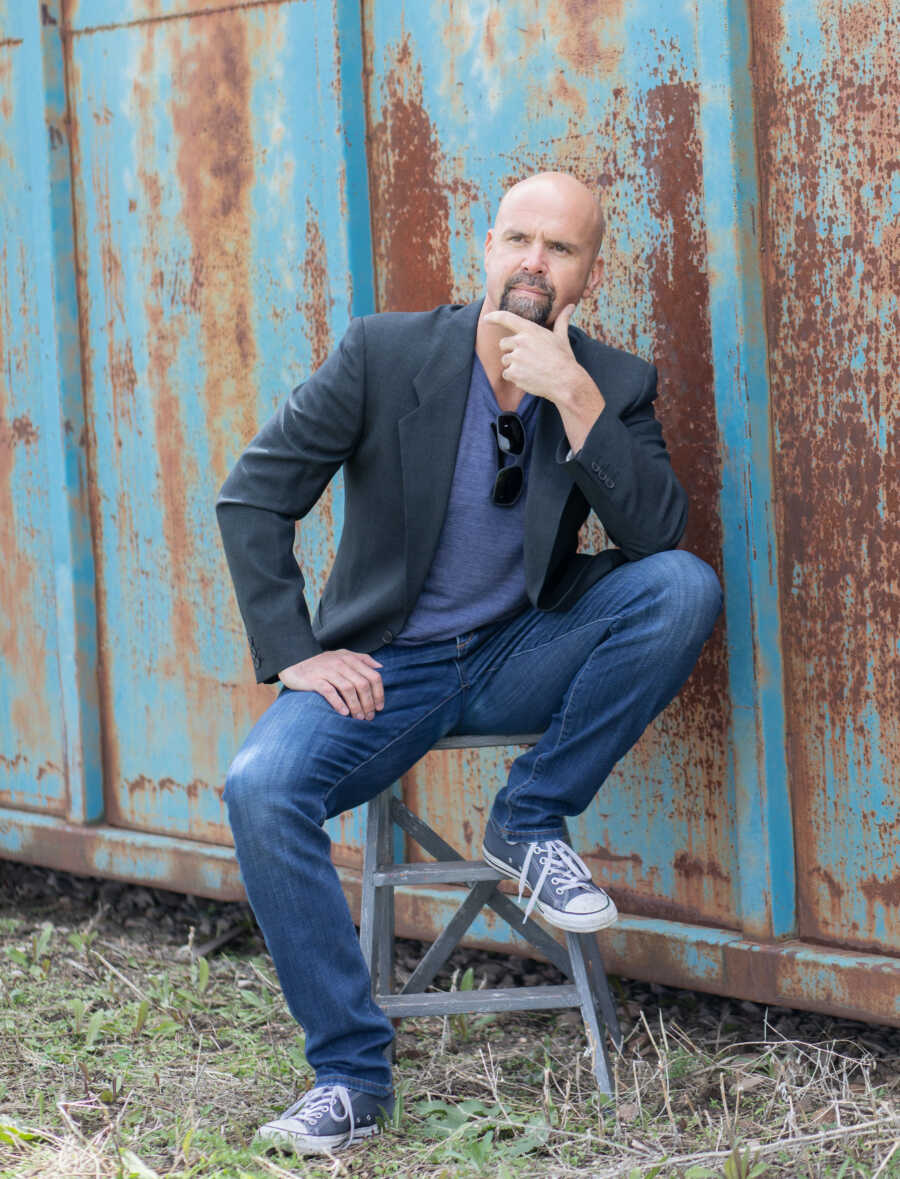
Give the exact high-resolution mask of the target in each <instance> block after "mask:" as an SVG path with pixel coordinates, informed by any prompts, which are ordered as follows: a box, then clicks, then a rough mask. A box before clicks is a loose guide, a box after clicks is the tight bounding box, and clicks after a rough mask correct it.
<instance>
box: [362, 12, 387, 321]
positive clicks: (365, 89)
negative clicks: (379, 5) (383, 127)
mask: <svg viewBox="0 0 900 1179" xmlns="http://www.w3.org/2000/svg"><path fill="white" fill-rule="evenodd" d="M366 33H367V30H366V0H359V36H360V47H361V50H362V55H361V56H362V77H361V78H360V84H361V86H362V96H363V117H364V121H365V135H364V136H363V151H364V152H365V157H366V176H367V178H368V183H369V241H370V243H371V250H372V298H373V306H374V309H375V310H376V311H381V310H382V307H381V284H380V281H379V278H380V276H379V273H378V250H377V248H376V242H377V240H378V239H377V235H376V226H375V206H374V202H373V200H372V193H373V192H374V188H373V184H372V155H371V152H370V151H369V141H370V137H371V134H372V84H373V81H374V78H375V61H374V53H375V50H374V45H373V47H372V54H371V58H370V54H369V38H368V37H367V35H366Z"/></svg>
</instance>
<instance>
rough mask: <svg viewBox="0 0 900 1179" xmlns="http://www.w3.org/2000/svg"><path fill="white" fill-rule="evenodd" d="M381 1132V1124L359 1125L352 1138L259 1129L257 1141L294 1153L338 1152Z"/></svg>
mask: <svg viewBox="0 0 900 1179" xmlns="http://www.w3.org/2000/svg"><path fill="white" fill-rule="evenodd" d="M380 1133H381V1127H380V1126H357V1127H356V1129H355V1130H354V1131H353V1137H352V1138H351V1137H350V1136H349V1135H347V1134H331V1135H329V1136H328V1137H325V1136H322V1135H316V1134H308V1135H303V1134H289V1133H288V1132H287V1131H286V1130H268V1131H266V1130H264V1129H263V1130H259V1131H258V1132H257V1134H256V1141H257V1142H263V1143H265V1145H266V1146H277V1147H278V1148H279V1149H280V1150H285V1151H289V1152H291V1153H293V1154H337V1152H338V1151H339V1150H346V1149H347V1147H348V1146H354V1145H355V1144H356V1143H357V1142H361V1141H362V1140H363V1138H372V1137H373V1136H374V1135H375V1134H380Z"/></svg>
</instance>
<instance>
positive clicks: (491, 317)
mask: <svg viewBox="0 0 900 1179" xmlns="http://www.w3.org/2000/svg"><path fill="white" fill-rule="evenodd" d="M484 322H485V323H495V324H497V326H498V327H505V328H509V330H510V331H511V332H521V331H523V330H525V329H527V328H532V327H535V326H536V325H535V324H533V323H531V322H530V321H529V320H527V319H523V318H522V316H521V315H516V313H515V312H514V311H489V312H488V313H487V315H486V316H485V317H484Z"/></svg>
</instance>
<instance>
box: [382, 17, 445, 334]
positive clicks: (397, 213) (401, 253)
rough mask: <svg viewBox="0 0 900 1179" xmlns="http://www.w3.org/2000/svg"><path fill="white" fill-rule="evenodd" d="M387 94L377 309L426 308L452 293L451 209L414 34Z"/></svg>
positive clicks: (391, 73) (392, 68)
mask: <svg viewBox="0 0 900 1179" xmlns="http://www.w3.org/2000/svg"><path fill="white" fill-rule="evenodd" d="M381 89H382V106H381V117H380V120H379V121H378V122H377V123H376V124H375V126H374V127H373V128H372V130H371V135H370V144H371V152H370V157H369V190H370V193H371V205H372V226H373V244H374V249H375V258H376V274H377V294H378V306H379V310H382V311H420V310H426V309H428V308H431V307H434V306H435V305H436V304H438V303H446V302H448V301H449V300H450V298H451V294H452V290H453V275H452V271H451V266H450V206H449V201H448V196H447V191H446V187H445V185H444V183H443V182H442V179H441V177H442V175H443V170H444V168H443V165H444V161H443V155H442V152H441V148H440V144H439V143H438V139H437V133H436V131H435V129H434V126H433V124H432V122H431V120H430V118H429V117H428V112H427V111H426V110H425V106H424V99H423V94H422V66H421V63H419V62H417V61H416V60H415V59H414V56H413V51H412V45H411V42H410V38H409V36H408V35H406V36H404V38H403V39H402V41H401V42H400V44H399V45H397V46H396V47H395V48H394V49H393V50H392V51H391V52H390V54H389V62H388V68H387V70H386V72H385V76H384V80H383V82H382V87H381Z"/></svg>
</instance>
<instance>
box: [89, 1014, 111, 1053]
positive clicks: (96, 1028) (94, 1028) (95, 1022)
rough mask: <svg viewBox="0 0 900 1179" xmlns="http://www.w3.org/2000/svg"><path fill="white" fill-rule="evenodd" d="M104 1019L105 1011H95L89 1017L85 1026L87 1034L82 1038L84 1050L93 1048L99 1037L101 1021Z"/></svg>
mask: <svg viewBox="0 0 900 1179" xmlns="http://www.w3.org/2000/svg"><path fill="white" fill-rule="evenodd" d="M105 1018H106V1012H105V1011H95V1012H94V1014H93V1015H92V1016H91V1018H90V1022H89V1023H88V1026H87V1034H86V1035H85V1037H84V1046H85V1048H93V1046H94V1044H95V1042H96V1040H97V1037H98V1036H99V1035H100V1029H101V1028H102V1027H103V1020H104V1019H105Z"/></svg>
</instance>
